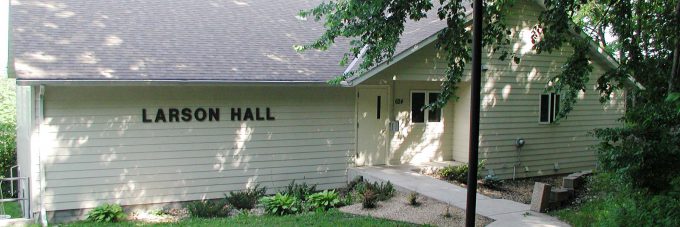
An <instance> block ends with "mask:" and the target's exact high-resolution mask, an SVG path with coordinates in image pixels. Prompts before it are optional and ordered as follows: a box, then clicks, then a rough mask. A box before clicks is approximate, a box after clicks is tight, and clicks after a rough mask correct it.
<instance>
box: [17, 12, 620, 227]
mask: <svg viewBox="0 0 680 227" xmlns="http://www.w3.org/2000/svg"><path fill="white" fill-rule="evenodd" d="M317 3H318V2H316V1H290V2H289V1H286V2H283V1H248V0H242V1H241V0H238V1H200V2H196V1H192V2H186V1H170V2H168V1H162V2H156V1H151V2H149V1H126V2H120V1H110V0H109V1H96V2H84V1H75V0H58V1H40V0H21V1H13V2H12V3H11V6H10V14H11V17H10V21H11V22H10V23H11V24H10V27H11V30H10V37H11V42H10V50H11V51H10V58H9V61H10V64H9V68H10V69H9V71H10V75H11V76H14V77H16V78H17V84H18V87H17V100H18V106H17V109H18V125H19V132H18V149H19V150H18V156H19V160H18V162H19V164H20V166H21V174H22V175H23V176H28V177H30V179H31V180H30V187H29V188H28V191H29V192H30V210H31V213H32V214H38V213H39V212H40V211H41V209H44V210H45V211H46V213H47V216H48V217H49V218H50V219H53V220H67V219H70V218H74V217H78V216H80V215H82V214H83V213H82V212H83V210H86V209H89V208H93V207H95V206H97V205H99V204H102V203H105V202H109V203H120V204H121V205H126V206H135V205H144V204H165V203H175V202H182V201H191V200H200V199H210V198H219V197H222V196H223V195H224V193H225V192H228V191H232V190H240V189H243V188H245V187H248V186H252V185H254V184H258V183H259V184H261V185H263V186H266V187H267V188H268V189H269V190H270V192H275V191H277V190H279V189H280V188H282V187H283V186H285V185H287V184H288V183H289V182H290V181H291V180H298V181H301V180H304V181H306V182H308V183H314V184H318V185H319V188H320V189H325V188H336V187H342V186H344V185H345V182H346V180H347V179H346V172H347V169H348V168H349V167H352V166H362V165H397V164H403V163H423V162H431V161H451V160H455V161H461V162H465V161H466V160H467V152H468V135H467V133H468V129H469V128H468V127H469V124H468V119H469V115H468V113H469V98H470V85H469V82H468V80H467V79H466V80H465V81H464V82H463V83H462V85H461V89H459V91H458V94H457V95H458V96H459V97H461V99H460V101H458V102H451V103H449V104H448V105H446V107H445V108H443V109H442V110H437V111H421V109H420V107H422V105H424V104H426V103H428V102H429V101H430V100H434V99H435V98H436V97H437V95H438V93H437V92H438V90H439V84H440V83H441V81H442V80H443V77H442V75H443V72H444V70H445V68H446V66H445V63H444V61H443V59H442V56H443V55H442V54H441V53H438V52H437V50H436V49H435V48H434V44H433V41H434V40H435V38H436V33H437V32H438V31H439V30H440V29H442V28H443V26H444V24H443V23H442V22H440V21H439V20H438V19H437V18H436V16H434V15H432V16H430V18H428V19H424V20H421V21H419V22H409V24H408V26H407V30H406V31H405V32H404V35H403V37H402V42H401V43H400V45H399V47H398V50H397V52H396V55H395V56H394V58H393V60H392V61H390V62H386V63H383V64H381V65H378V66H376V67H374V68H373V69H371V70H370V71H368V72H367V73H365V74H364V75H362V76H360V77H357V78H351V79H348V80H347V81H345V82H344V83H343V86H330V85H328V83H327V82H326V81H327V80H329V79H331V78H333V77H334V76H337V75H340V74H341V73H343V71H344V70H345V67H342V66H339V65H338V62H339V60H340V59H341V57H342V53H343V52H344V51H345V50H346V49H347V45H346V43H345V42H344V41H339V42H338V43H337V45H336V46H335V47H333V48H331V49H330V50H329V51H325V52H321V51H308V52H305V53H296V52H295V51H294V50H293V48H292V47H293V45H296V44H302V43H305V42H309V41H311V40H313V39H315V38H317V37H318V35H319V34H321V31H322V29H323V27H322V26H321V25H319V24H318V23H316V22H314V21H311V20H306V19H305V18H300V17H296V15H297V12H298V11H299V10H300V9H309V8H311V7H313V6H315V4H317ZM512 10H513V13H512V14H511V16H510V17H509V18H508V24H509V25H510V27H511V28H512V35H513V37H514V39H513V43H512V44H511V45H512V48H513V50H514V51H516V52H517V53H518V54H519V55H520V57H521V59H522V60H521V62H520V63H519V64H516V63H514V62H513V61H500V60H498V59H497V57H496V56H486V57H485V58H484V59H483V61H484V62H485V63H484V64H485V68H487V70H486V71H485V72H484V75H483V80H482V86H483V88H482V92H483V94H482V100H481V101H482V108H481V111H482V112H481V124H480V158H481V159H485V160H486V170H485V171H488V172H489V173H490V174H494V175H497V176H500V177H502V178H512V177H515V176H516V177H528V176H537V175H548V174H557V173H567V172H573V171H578V170H584V169H592V168H594V167H595V161H596V158H595V152H594V151H593V150H592V149H591V148H590V147H589V146H591V145H594V144H595V143H596V140H595V139H594V138H592V137H590V136H588V135H587V132H588V131H589V130H591V129H593V128H597V127H608V126H614V125H617V124H618V123H617V122H616V119H618V118H619V117H620V116H621V115H622V112H623V108H624V107H625V103H624V99H623V98H622V97H623V96H622V94H615V97H613V98H612V100H611V101H610V102H608V103H606V104H604V105H602V104H600V103H599V102H598V99H599V94H598V93H597V92H596V91H595V90H594V88H595V84H594V83H595V81H596V80H595V79H591V80H590V84H589V86H590V87H591V88H592V90H590V91H588V92H586V93H583V94H581V96H580V99H581V100H580V101H579V103H578V104H577V105H576V106H575V108H574V110H573V111H572V112H571V114H570V115H569V118H568V119H564V120H561V121H559V122H554V121H553V116H554V112H555V111H556V109H558V108H559V96H558V95H559V94H546V93H544V91H545V88H546V86H547V81H548V78H550V77H551V76H553V75H555V74H556V73H559V72H560V67H561V65H562V64H563V63H564V62H565V61H566V58H567V57H568V56H569V55H570V53H571V51H573V50H572V49H570V48H569V47H564V48H563V49H562V50H560V51H556V52H553V53H550V54H541V55H538V54H535V53H534V52H533V51H532V50H531V47H532V43H531V39H530V36H531V28H532V26H533V25H535V24H537V17H538V15H539V13H540V11H541V10H542V8H541V5H540V4H538V3H535V2H533V1H529V0H524V1H518V3H517V4H516V5H515V7H514V8H513V9H512ZM591 56H592V61H593V62H594V71H593V75H592V76H593V78H595V77H596V76H598V75H601V74H602V73H603V72H604V71H606V70H607V69H609V68H611V67H614V63H613V62H612V61H611V60H610V59H609V58H608V57H607V56H605V55H602V54H600V53H596V52H593V53H592V55H591ZM518 139H523V140H524V141H525V145H524V146H522V147H517V146H516V142H517V140H518Z"/></svg>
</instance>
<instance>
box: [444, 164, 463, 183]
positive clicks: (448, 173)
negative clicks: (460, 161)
mask: <svg viewBox="0 0 680 227" xmlns="http://www.w3.org/2000/svg"><path fill="white" fill-rule="evenodd" d="M439 176H441V177H443V178H444V179H447V180H453V181H458V182H461V183H465V182H467V176H468V165H457V166H447V167H444V168H442V169H441V170H439Z"/></svg>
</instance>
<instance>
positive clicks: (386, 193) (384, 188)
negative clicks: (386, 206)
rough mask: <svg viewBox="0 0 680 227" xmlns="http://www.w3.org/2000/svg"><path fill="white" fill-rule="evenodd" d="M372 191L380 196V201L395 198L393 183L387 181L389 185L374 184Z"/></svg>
mask: <svg viewBox="0 0 680 227" xmlns="http://www.w3.org/2000/svg"><path fill="white" fill-rule="evenodd" d="M371 189H373V190H374V192H375V193H376V195H377V196H378V200H379V201H385V200H388V199H390V198H392V197H394V192H395V190H394V185H392V182H389V181H387V183H383V182H380V183H378V182H373V184H372V186H371Z"/></svg>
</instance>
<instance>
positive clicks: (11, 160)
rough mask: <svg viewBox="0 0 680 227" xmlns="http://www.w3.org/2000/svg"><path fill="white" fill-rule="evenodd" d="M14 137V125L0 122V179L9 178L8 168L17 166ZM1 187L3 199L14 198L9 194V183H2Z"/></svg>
mask: <svg viewBox="0 0 680 227" xmlns="http://www.w3.org/2000/svg"><path fill="white" fill-rule="evenodd" d="M16 135H17V134H16V126H15V125H14V123H2V122H0V171H2V172H0V177H9V175H10V174H9V171H10V168H11V167H12V166H14V165H16V164H17V143H16ZM15 185H18V184H15ZM2 186H3V187H2V189H3V191H2V195H3V196H4V197H5V198H9V197H14V196H15V195H11V194H10V187H9V181H6V182H3V185H2Z"/></svg>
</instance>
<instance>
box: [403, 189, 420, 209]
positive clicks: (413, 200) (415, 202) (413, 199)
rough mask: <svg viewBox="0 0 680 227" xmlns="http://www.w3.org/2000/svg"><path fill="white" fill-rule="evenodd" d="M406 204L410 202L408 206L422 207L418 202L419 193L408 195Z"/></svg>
mask: <svg viewBox="0 0 680 227" xmlns="http://www.w3.org/2000/svg"><path fill="white" fill-rule="evenodd" d="M406 202H408V205H411V206H418V205H420V202H418V193H417V192H411V193H408V196H406Z"/></svg>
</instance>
